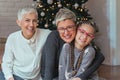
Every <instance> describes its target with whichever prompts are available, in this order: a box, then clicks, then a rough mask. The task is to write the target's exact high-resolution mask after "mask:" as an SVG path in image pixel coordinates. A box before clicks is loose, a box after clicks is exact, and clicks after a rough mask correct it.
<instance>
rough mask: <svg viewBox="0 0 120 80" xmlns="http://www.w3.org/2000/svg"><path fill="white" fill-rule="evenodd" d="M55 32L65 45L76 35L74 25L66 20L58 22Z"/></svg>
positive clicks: (71, 21)
mask: <svg viewBox="0 0 120 80" xmlns="http://www.w3.org/2000/svg"><path fill="white" fill-rule="evenodd" d="M57 30H58V32H59V34H60V37H61V38H62V39H63V40H64V41H65V42H67V43H70V42H71V41H72V40H73V39H74V37H75V35H76V25H75V22H74V21H73V20H70V19H66V20H63V21H60V22H58V25H57Z"/></svg>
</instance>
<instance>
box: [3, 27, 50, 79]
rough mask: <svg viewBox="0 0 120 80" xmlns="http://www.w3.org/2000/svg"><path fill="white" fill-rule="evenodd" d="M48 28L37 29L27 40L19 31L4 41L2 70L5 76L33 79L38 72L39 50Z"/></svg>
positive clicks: (48, 31)
mask: <svg viewBox="0 0 120 80" xmlns="http://www.w3.org/2000/svg"><path fill="white" fill-rule="evenodd" d="M49 33H50V30H45V29H37V31H36V33H35V35H34V36H33V37H32V38H31V39H30V40H27V39H25V38H24V37H23V36H22V33H21V31H17V32H14V33H12V34H11V35H10V36H9V37H8V39H7V42H6V46H5V53H4V56H3V63H2V70H3V73H4V75H5V78H6V79H8V78H10V77H12V76H13V74H15V75H17V76H19V77H21V78H23V79H25V80H26V79H34V78H35V77H37V75H38V74H39V72H40V60H41V50H42V47H43V45H44V43H45V41H46V38H47V36H48V34H49Z"/></svg>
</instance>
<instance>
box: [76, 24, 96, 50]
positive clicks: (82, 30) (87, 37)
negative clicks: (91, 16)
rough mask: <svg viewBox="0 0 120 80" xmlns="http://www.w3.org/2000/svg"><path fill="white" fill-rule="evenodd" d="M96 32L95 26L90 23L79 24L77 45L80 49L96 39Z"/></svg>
mask: <svg viewBox="0 0 120 80" xmlns="http://www.w3.org/2000/svg"><path fill="white" fill-rule="evenodd" d="M94 33H95V30H94V28H93V27H92V26H91V25H89V24H82V25H81V26H79V27H78V29H77V34H76V37H75V46H76V47H77V48H78V49H83V48H84V47H85V46H87V45H88V44H89V43H90V42H91V41H92V39H94Z"/></svg>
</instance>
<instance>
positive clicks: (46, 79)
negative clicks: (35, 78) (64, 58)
mask: <svg viewBox="0 0 120 80" xmlns="http://www.w3.org/2000/svg"><path fill="white" fill-rule="evenodd" d="M59 41H60V38H59V34H58V32H57V31H52V32H51V33H50V34H49V36H48V38H47V40H46V43H45V45H44V47H43V52H42V62H41V65H42V66H41V70H42V71H41V72H42V73H41V75H42V77H43V80H53V78H55V77H58V64H59V53H60V50H61V49H60V46H62V45H63V44H61V43H60V42H59Z"/></svg>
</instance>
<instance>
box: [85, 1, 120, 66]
mask: <svg viewBox="0 0 120 80" xmlns="http://www.w3.org/2000/svg"><path fill="white" fill-rule="evenodd" d="M119 3H120V1H119V0H88V3H87V4H86V6H87V8H89V11H90V14H91V15H92V16H93V18H94V20H95V21H96V23H97V25H98V27H99V30H100V32H99V34H98V37H97V39H96V42H97V44H98V45H99V46H100V48H101V51H102V53H103V54H104V55H105V61H104V62H103V63H104V64H108V65H120V58H119V57H120V54H119V52H120V49H119V47H120V36H119V33H120V31H119V30H120V28H119V24H120V22H119V21H120V20H119V17H120V16H119V13H120V10H119V5H120V4H119Z"/></svg>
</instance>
